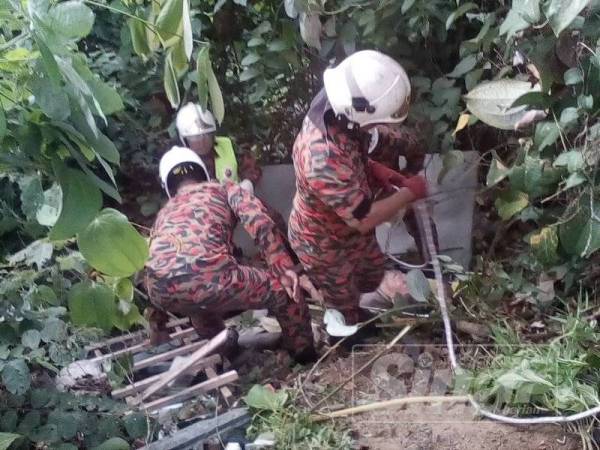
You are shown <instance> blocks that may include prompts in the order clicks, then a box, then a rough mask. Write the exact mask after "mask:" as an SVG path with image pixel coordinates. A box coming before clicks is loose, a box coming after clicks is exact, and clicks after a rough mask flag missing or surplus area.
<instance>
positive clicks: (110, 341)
mask: <svg viewBox="0 0 600 450" xmlns="http://www.w3.org/2000/svg"><path fill="white" fill-rule="evenodd" d="M189 321H190V319H189V318H188V317H184V318H182V319H175V320H172V321H170V322H168V323H167V328H174V327H178V326H181V325H186V324H187V323H188V322H189ZM175 331H177V330H175ZM147 335H148V332H147V331H146V330H141V331H136V332H134V333H128V334H122V335H121V336H115V337H113V338H110V339H106V340H104V341H101V342H98V343H97V344H91V345H87V346H85V351H86V352H91V351H92V350H96V349H97V348H103V347H110V346H111V345H113V344H118V343H120V342H126V341H131V340H134V339H144V338H145V337H147Z"/></svg>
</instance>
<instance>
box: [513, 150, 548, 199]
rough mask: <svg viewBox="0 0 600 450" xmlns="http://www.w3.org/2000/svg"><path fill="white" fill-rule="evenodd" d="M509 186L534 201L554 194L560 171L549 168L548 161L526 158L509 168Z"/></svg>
mask: <svg viewBox="0 0 600 450" xmlns="http://www.w3.org/2000/svg"><path fill="white" fill-rule="evenodd" d="M510 181H511V186H512V187H513V188H514V189H516V190H519V191H523V192H525V193H527V194H528V195H529V198H530V199H535V198H538V197H541V196H544V195H549V194H551V193H552V192H554V190H555V188H556V185H557V184H558V182H559V181H560V171H558V170H557V169H555V168H553V167H551V166H550V164H549V163H548V161H545V160H542V159H539V158H534V157H532V156H527V157H526V158H525V161H524V162H523V163H522V164H520V165H517V166H513V167H512V168H511V173H510Z"/></svg>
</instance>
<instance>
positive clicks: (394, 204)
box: [307, 152, 425, 234]
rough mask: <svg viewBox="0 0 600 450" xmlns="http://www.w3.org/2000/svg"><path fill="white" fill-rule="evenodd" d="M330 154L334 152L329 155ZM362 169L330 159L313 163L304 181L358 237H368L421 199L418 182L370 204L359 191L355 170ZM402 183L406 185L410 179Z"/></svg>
mask: <svg viewBox="0 0 600 450" xmlns="http://www.w3.org/2000/svg"><path fill="white" fill-rule="evenodd" d="M332 154H334V152H330V153H329V155H332ZM361 169H362V170H364V169H363V168H362V167H358V168H353V167H350V166H349V165H348V164H347V163H346V162H345V161H344V160H343V159H342V158H332V157H331V156H330V158H328V159H327V160H323V161H319V160H317V161H313V168H312V171H311V173H310V174H309V176H308V178H307V179H308V182H309V184H310V186H311V188H312V189H313V190H314V191H315V192H317V193H318V196H319V198H320V199H321V200H322V201H323V202H324V203H325V204H327V205H328V206H329V207H331V208H332V209H333V210H334V211H335V213H336V214H337V215H338V216H339V217H340V218H341V219H343V220H344V221H345V222H346V223H347V224H348V225H349V226H350V227H352V228H355V229H357V230H358V231H359V232H360V233H363V234H366V233H368V232H369V231H371V230H373V229H374V228H375V227H376V226H377V225H379V224H381V223H383V222H386V221H388V220H389V219H390V218H392V217H393V216H394V215H395V214H396V213H397V212H398V211H399V210H400V209H402V208H404V207H405V206H406V205H408V204H409V203H410V202H411V201H413V200H415V199H416V198H419V197H423V196H424V194H423V193H421V192H420V191H419V189H417V188H418V186H417V185H419V183H418V182H417V183H413V184H415V186H414V188H415V189H411V188H409V187H401V188H399V189H398V191H397V192H395V193H394V194H392V195H390V196H389V197H387V198H385V199H382V200H378V201H373V200H372V198H371V196H370V193H369V192H365V191H364V190H363V189H361V186H360V183H359V181H358V177H359V174H357V173H356V170H361ZM419 178H420V177H419ZM404 180H405V182H408V181H410V180H412V178H406V179H404ZM421 180H422V179H421ZM424 183H425V182H424V180H423V182H422V184H423V187H422V189H421V191H425V187H424ZM409 184H410V183H409Z"/></svg>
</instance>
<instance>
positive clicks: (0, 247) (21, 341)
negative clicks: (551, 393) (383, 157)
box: [0, 0, 600, 446]
mask: <svg viewBox="0 0 600 450" xmlns="http://www.w3.org/2000/svg"><path fill="white" fill-rule="evenodd" d="M599 8H600V4H599V2H598V1H596V0H594V1H582V0H574V1H566V0H526V1H515V2H510V1H481V2H462V1H444V0H431V1H429V0H402V1H396V0H355V1H347V0H338V1H331V0H320V1H318V0H285V1H275V0H262V1H252V2H247V1H246V0H219V1H212V0H153V1H146V0H138V1H131V0H114V1H106V0H67V1H49V0H22V1H21V0H4V1H2V2H1V3H0V146H1V150H0V193H1V194H0V264H1V265H0V274H1V276H0V313H1V316H2V318H3V321H2V323H1V324H0V335H1V336H2V338H1V339H0V374H1V377H2V383H3V386H4V389H5V390H6V391H7V392H8V393H10V395H13V396H14V395H17V396H28V395H31V393H32V392H33V391H32V390H31V389H32V386H34V388H37V387H35V384H36V381H35V377H33V375H34V374H36V373H38V372H40V371H41V370H49V371H50V372H51V373H52V372H53V371H57V370H58V369H59V368H60V367H62V366H64V365H65V364H67V363H68V362H69V361H71V360H72V359H74V358H76V357H77V356H78V355H79V349H80V346H81V344H83V343H84V342H85V340H86V339H85V336H86V333H88V332H84V331H83V330H85V329H88V328H89V327H94V328H97V329H102V330H104V332H110V331H111V330H114V329H115V328H116V329H121V330H125V329H128V328H130V327H132V326H136V325H139V324H142V323H143V322H144V319H143V317H142V316H141V314H140V308H142V307H143V302H144V300H143V298H142V297H140V296H139V295H137V294H136V295H134V292H135V286H134V284H135V280H134V276H135V273H136V272H137V271H138V270H140V269H141V268H142V267H143V264H144V261H145V258H146V256H147V247H146V244H145V241H144V238H143V237H142V236H141V235H140V233H138V231H136V228H134V226H133V225H132V224H130V223H129V221H128V220H127V218H126V215H128V216H129V217H130V219H132V220H133V221H134V222H141V221H144V222H145V221H147V219H148V218H150V219H151V217H152V215H153V214H154V213H155V212H156V210H157V208H158V207H159V204H160V195H159V193H158V189H157V186H158V183H157V180H156V175H155V168H156V163H157V161H158V158H159V157H160V154H161V152H162V151H164V150H165V149H166V148H168V146H169V145H171V144H173V143H175V142H176V136H175V130H174V127H173V116H174V113H175V110H176V108H177V107H178V106H180V105H182V104H184V103H185V102H187V101H200V102H201V103H203V104H206V105H209V106H210V107H211V109H212V110H213V111H214V112H215V115H216V116H217V118H218V120H219V121H220V122H221V126H222V129H223V133H228V134H231V135H232V136H233V137H234V138H235V139H236V141H237V144H238V147H239V148H241V149H244V150H250V151H252V152H254V154H256V155H257V156H258V157H259V159H260V160H261V161H263V162H277V161H283V160H289V152H290V149H291V145H292V143H293V139H294V137H295V134H296V132H297V130H298V129H299V126H300V123H301V120H302V117H303V115H304V113H305V111H306V109H307V106H308V104H309V102H310V100H311V99H312V96H313V94H314V93H315V92H316V91H317V90H318V89H319V88H320V74H321V73H322V70H323V69H324V68H325V67H326V66H327V65H328V64H329V63H331V62H335V61H339V60H341V59H342V58H343V57H345V56H346V55H347V54H350V53H352V52H353V51H355V50H357V49H362V48H377V49H380V50H382V51H384V52H386V53H388V54H390V55H392V56H393V57H395V58H397V59H398V60H399V61H400V62H401V63H402V64H403V65H404V67H405V68H406V69H407V71H408V72H409V74H410V77H411V81H412V85H413V99H412V102H413V107H412V110H411V115H410V120H409V125H411V126H414V127H416V128H417V129H418V130H419V132H421V133H423V134H425V135H426V136H427V137H428V139H429V145H430V151H431V152H440V153H443V154H444V162H445V164H446V166H447V167H450V166H452V165H454V164H456V163H457V162H460V161H461V160H462V155H461V151H463V150H475V151H477V152H479V153H480V155H481V162H482V165H483V166H486V165H489V172H488V173H487V177H486V176H485V174H483V176H482V181H483V178H486V179H485V183H486V184H487V186H488V188H487V190H486V191H485V195H486V197H485V199H486V200H488V203H489V205H487V206H486V209H487V210H489V209H490V205H491V204H492V203H493V204H494V205H495V208H496V210H497V212H494V211H493V210H491V212H490V217H491V220H492V222H493V224H494V228H493V230H497V229H498V227H504V226H506V227H508V226H510V227H513V228H514V227H515V226H516V233H517V236H518V237H517V239H516V240H514V241H512V242H511V243H510V244H508V245H507V248H508V249H509V250H510V251H511V252H513V254H512V256H511V257H510V258H507V259H505V260H501V261H499V262H494V263H493V264H492V263H491V262H490V261H488V260H485V259H484V260H483V262H482V264H481V265H480V266H479V267H478V268H477V269H478V270H479V271H480V272H479V273H480V274H482V273H483V274H486V273H487V274H489V273H491V272H494V273H495V274H496V275H498V276H495V277H493V279H494V282H493V283H490V282H483V281H481V280H482V279H483V278H482V277H481V276H480V275H475V276H472V277H470V278H469V283H470V284H469V286H468V287H469V289H471V291H473V292H478V293H479V294H482V293H486V294H490V293H492V292H493V295H485V296H484V297H485V298H507V297H508V298H513V297H515V296H516V295H517V294H518V295H524V296H526V297H527V298H528V299H530V301H531V302H533V303H535V304H536V305H537V306H538V307H541V306H543V305H540V302H541V298H542V295H541V290H540V288H539V280H540V279H542V278H543V279H546V278H547V277H548V276H549V275H550V274H552V276H553V277H554V278H553V280H554V281H553V283H554V284H553V287H554V294H553V295H554V297H552V298H551V299H550V302H553V301H554V300H555V299H568V298H569V296H571V295H572V294H573V292H574V291H575V290H577V289H579V288H581V287H583V288H588V289H590V290H591V292H592V295H591V296H592V298H595V291H594V289H595V285H594V278H595V276H596V271H595V266H596V264H595V261H596V260H597V250H598V249H599V248H600V223H599V220H600V218H599V215H600V211H599V209H598V206H597V203H596V200H597V175H596V169H597V165H598V155H599V153H598V141H599V139H600V124H598V110H599V108H598V105H600V94H599V93H600V85H599V83H600V53H599V51H600V42H599V39H600V27H599V25H600V20H599V15H598V12H599V10H600V9H599ZM485 82H491V84H482V83H485ZM528 83H529V84H528ZM534 84H537V85H538V86H536V87H535V89H533V85H534ZM517 86H518V88H517ZM528 86H529V87H528ZM523 89H524V90H523ZM467 93H469V95H468V96H467V97H465V98H464V99H463V97H462V96H463V95H465V94H467ZM523 93H525V95H522V94H523ZM515 101H516V103H515ZM498 104H502V105H504V106H503V107H502V108H499V109H498V108H497V109H496V110H495V109H494V107H495V106H494V105H496V106H497V105H498ZM513 105H520V106H516V108H517V110H515V109H514V108H511V106H513ZM528 109H533V110H538V111H543V112H544V114H539V115H538V116H536V117H537V118H538V119H539V117H541V116H545V117H544V118H543V119H542V120H541V121H538V122H537V123H534V122H533V121H532V120H529V121H528V120H525V121H524V123H521V125H523V127H522V128H520V129H519V130H518V131H514V125H515V124H516V121H517V120H518V119H523V118H524V115H525V114H527V110H528ZM482 111H483V112H482ZM486 111H487V112H488V113H489V112H490V111H495V115H494V116H493V117H490V116H489V114H487V115H486V113H485V112H486ZM461 114H462V116H461ZM466 114H469V115H468V116H467V115H466ZM459 117H460V119H459ZM478 119H479V120H478ZM457 122H458V124H459V126H458V127H457ZM507 124H508V125H507ZM490 125H492V126H490ZM495 127H499V128H495ZM455 128H456V131H455ZM500 128H502V129H500ZM507 128H508V129H507ZM510 128H513V130H512V131H511V130H509V129H510ZM121 202H122V203H121ZM114 208H116V209H118V210H120V211H121V212H124V213H125V215H124V214H122V213H121V212H118V211H117V210H115V209H114ZM503 221H504V222H505V224H504V225H503V224H502V222H503ZM137 229H138V230H142V231H143V228H140V227H137ZM117 231H118V232H119V234H120V235H122V236H123V240H122V241H120V242H118V243H116V242H112V238H111V236H114V235H115V233H116V232H117ZM142 234H144V233H142ZM111 242H112V244H111ZM107 243H108V244H107ZM490 267H492V269H493V270H491V269H490ZM498 267H502V268H501V269H498ZM556 274H559V275H556ZM478 277H479V278H478ZM545 301H546V302H548V300H547V299H546V300H545ZM88 310H89V311H90V313H89V314H84V313H83V312H82V311H88ZM82 327H83V328H82ZM16 411H18V412H17V414H16V416H15V417H14V420H13V418H12V416H11V417H10V418H7V419H6V420H4V416H2V421H1V422H2V426H1V427H0V429H1V430H2V431H7V432H10V431H15V430H17V432H18V433H20V434H22V435H25V436H27V437H28V439H30V440H32V441H35V442H50V440H51V439H55V438H56V436H55V435H49V434H47V433H46V434H43V433H41V434H40V433H38V431H39V429H40V428H43V427H46V428H44V429H46V430H47V429H48V423H50V422H49V417H48V413H47V411H46V412H44V411H42V412H41V416H40V420H39V421H37V422H36V424H37V425H36V426H34V427H32V430H31V431H28V432H25V431H19V430H25V428H23V427H25V426H24V425H23V426H21V424H22V423H23V422H24V421H26V420H31V419H27V418H28V415H27V414H26V413H25V411H26V409H24V408H23V409H18V408H17V410H16ZM8 419H10V420H8ZM13 422H14V423H13ZM7 424H8V425H7ZM19 427H21V428H19ZM36 433H37V434H36ZM49 436H50V437H49ZM124 437H126V436H125V435H124ZM56 439H58V440H57V442H58V441H61V440H62V441H64V442H65V443H66V442H69V443H73V442H74V441H73V438H72V437H65V436H62V437H60V436H59V437H58V438H56ZM15 442H17V443H18V442H24V441H23V440H21V441H15ZM9 444H10V443H9ZM76 444H77V445H79V446H81V445H82V443H81V442H78V443H76ZM13 445H14V444H13ZM23 445H25V444H23ZM95 445H97V444H95Z"/></svg>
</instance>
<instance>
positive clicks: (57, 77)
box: [32, 33, 62, 86]
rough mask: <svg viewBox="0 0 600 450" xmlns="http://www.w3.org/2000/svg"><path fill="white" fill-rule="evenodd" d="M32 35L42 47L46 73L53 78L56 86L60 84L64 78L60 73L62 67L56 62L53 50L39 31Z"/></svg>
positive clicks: (41, 52) (40, 47)
mask: <svg viewBox="0 0 600 450" xmlns="http://www.w3.org/2000/svg"><path fill="white" fill-rule="evenodd" d="M32 37H33V39H34V40H35V43H36V44H37V46H38V48H39V49H40V54H41V55H42V62H43V66H44V69H45V70H46V74H47V75H48V76H49V77H50V80H52V83H54V84H55V85H56V86H60V82H61V80H62V76H61V74H60V69H59V67H58V64H57V63H56V59H55V57H54V54H53V53H52V51H51V50H50V49H49V48H48V46H47V45H46V43H45V42H44V40H43V39H42V37H41V36H40V35H38V34H37V33H32Z"/></svg>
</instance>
